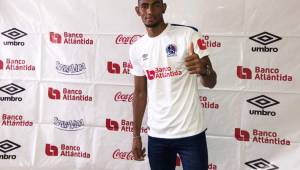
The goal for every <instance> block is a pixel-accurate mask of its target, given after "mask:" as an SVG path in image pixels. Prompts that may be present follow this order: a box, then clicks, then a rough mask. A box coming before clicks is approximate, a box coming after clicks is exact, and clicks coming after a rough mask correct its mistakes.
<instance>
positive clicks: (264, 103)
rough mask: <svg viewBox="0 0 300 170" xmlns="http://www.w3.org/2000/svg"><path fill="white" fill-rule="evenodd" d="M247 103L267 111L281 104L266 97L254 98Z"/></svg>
mask: <svg viewBox="0 0 300 170" xmlns="http://www.w3.org/2000/svg"><path fill="white" fill-rule="evenodd" d="M247 102H249V103H251V104H253V105H255V106H257V107H259V108H261V109H265V108H268V107H271V106H274V105H277V104H279V102H278V101H277V100H274V99H272V98H270V97H267V96H265V95H261V96H257V97H254V98H252V99H248V100H247Z"/></svg>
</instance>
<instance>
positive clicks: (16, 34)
mask: <svg viewBox="0 0 300 170" xmlns="http://www.w3.org/2000/svg"><path fill="white" fill-rule="evenodd" d="M1 34H2V35H3V36H5V37H7V38H8V39H11V40H13V41H4V42H3V45H5V46H24V45H25V42H23V41H16V40H18V39H20V38H22V37H24V36H26V35H27V33H25V32H23V31H21V30H19V29H17V28H12V29H9V30H7V31H4V32H2V33H1Z"/></svg>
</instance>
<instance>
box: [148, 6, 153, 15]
mask: <svg viewBox="0 0 300 170" xmlns="http://www.w3.org/2000/svg"><path fill="white" fill-rule="evenodd" d="M152 13H153V6H152V5H149V7H148V9H147V14H152Z"/></svg>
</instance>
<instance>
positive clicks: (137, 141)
mask: <svg viewBox="0 0 300 170" xmlns="http://www.w3.org/2000/svg"><path fill="white" fill-rule="evenodd" d="M142 146H143V144H142V139H141V137H133V139H132V150H131V151H132V153H133V159H134V160H136V161H143V160H145V156H146V154H145V152H146V149H145V148H143V149H142Z"/></svg>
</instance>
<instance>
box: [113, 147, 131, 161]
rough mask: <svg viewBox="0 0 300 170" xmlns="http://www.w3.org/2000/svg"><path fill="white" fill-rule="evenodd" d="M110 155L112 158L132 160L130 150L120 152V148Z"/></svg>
mask: <svg viewBox="0 0 300 170" xmlns="http://www.w3.org/2000/svg"><path fill="white" fill-rule="evenodd" d="M112 157H113V158H114V159H125V160H133V154H132V152H131V151H130V152H122V151H121V150H120V149H117V150H116V151H114V153H113V155H112Z"/></svg>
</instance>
